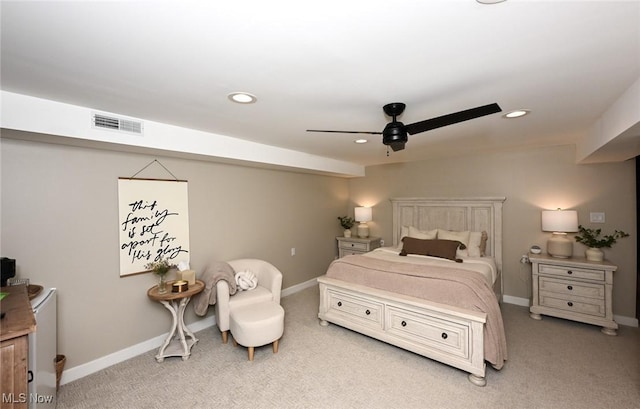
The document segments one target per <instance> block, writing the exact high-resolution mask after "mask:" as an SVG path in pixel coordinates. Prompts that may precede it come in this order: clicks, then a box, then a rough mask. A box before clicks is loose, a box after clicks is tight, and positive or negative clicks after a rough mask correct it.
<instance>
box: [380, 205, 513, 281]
mask: <svg viewBox="0 0 640 409" xmlns="http://www.w3.org/2000/svg"><path fill="white" fill-rule="evenodd" d="M505 200H506V198H505V197H466V198H450V197H444V198H426V197H409V198H392V199H391V203H392V206H393V245H394V246H397V245H399V243H400V240H401V237H400V232H401V229H402V226H414V227H416V228H418V229H420V230H432V229H445V230H455V231H466V230H469V231H486V232H487V234H488V236H489V237H488V240H487V249H486V254H487V255H489V256H492V257H493V258H494V259H495V261H496V265H497V267H498V271H499V272H501V271H502V203H503V202H504V201H505Z"/></svg>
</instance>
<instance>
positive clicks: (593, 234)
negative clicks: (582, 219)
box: [576, 225, 629, 261]
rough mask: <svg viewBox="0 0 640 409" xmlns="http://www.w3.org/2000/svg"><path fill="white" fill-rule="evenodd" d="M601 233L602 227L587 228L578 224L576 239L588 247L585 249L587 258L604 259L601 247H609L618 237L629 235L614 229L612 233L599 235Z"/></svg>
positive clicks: (592, 259) (593, 259) (591, 259)
mask: <svg viewBox="0 0 640 409" xmlns="http://www.w3.org/2000/svg"><path fill="white" fill-rule="evenodd" d="M601 233H602V229H589V228H587V227H584V226H583V225H579V226H578V235H577V236H576V241H577V242H578V243H582V244H584V245H585V246H587V247H588V249H587V251H585V254H586V256H587V260H590V261H602V260H603V259H604V252H603V251H602V250H601V249H602V248H603V247H607V248H611V246H613V245H614V244H616V242H617V241H618V239H622V238H624V237H629V234H627V233H625V232H623V231H621V230H614V231H613V234H608V235H604V236H602V237H600V234H601Z"/></svg>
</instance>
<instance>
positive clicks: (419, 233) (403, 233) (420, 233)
mask: <svg viewBox="0 0 640 409" xmlns="http://www.w3.org/2000/svg"><path fill="white" fill-rule="evenodd" d="M437 234H438V229H433V230H428V231H424V230H418V229H416V228H415V227H413V226H402V227H401V228H400V242H399V243H398V249H399V250H401V249H402V239H403V238H405V237H413V238H416V239H423V240H432V239H435V238H436V236H437Z"/></svg>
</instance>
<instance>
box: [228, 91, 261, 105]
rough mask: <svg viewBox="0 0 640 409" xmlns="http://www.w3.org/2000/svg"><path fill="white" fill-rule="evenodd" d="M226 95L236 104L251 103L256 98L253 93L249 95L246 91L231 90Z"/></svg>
mask: <svg viewBox="0 0 640 409" xmlns="http://www.w3.org/2000/svg"><path fill="white" fill-rule="evenodd" d="M227 97H228V98H229V99H230V100H231V101H233V102H237V103H238V104H253V103H254V102H256V101H257V100H258V99H257V98H256V96H255V95H251V94H249V93H248V92H232V93H231V94H229V95H227Z"/></svg>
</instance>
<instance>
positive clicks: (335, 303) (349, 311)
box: [327, 289, 384, 329]
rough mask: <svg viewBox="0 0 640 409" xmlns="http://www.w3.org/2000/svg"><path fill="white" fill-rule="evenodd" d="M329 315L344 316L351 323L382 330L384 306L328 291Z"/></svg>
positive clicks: (332, 290) (338, 292) (331, 290)
mask: <svg viewBox="0 0 640 409" xmlns="http://www.w3.org/2000/svg"><path fill="white" fill-rule="evenodd" d="M327 292H328V296H329V303H328V309H329V311H328V313H335V314H338V315H344V316H345V317H347V318H349V320H350V321H355V322H358V323H359V324H361V325H366V326H368V327H372V328H378V329H381V328H382V327H383V325H382V318H383V310H384V304H382V303H379V302H375V301H371V300H366V299H364V298H359V297H356V296H353V295H349V294H344V293H342V292H340V291H336V290H334V289H328V290H327Z"/></svg>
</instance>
